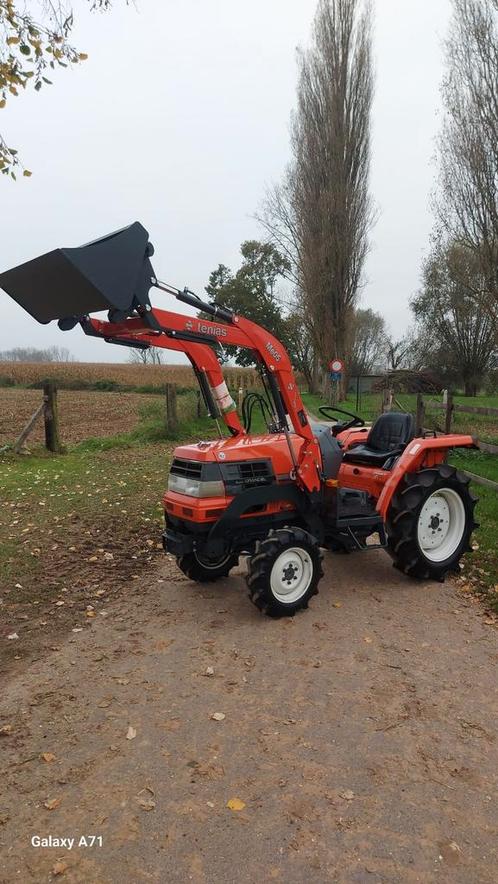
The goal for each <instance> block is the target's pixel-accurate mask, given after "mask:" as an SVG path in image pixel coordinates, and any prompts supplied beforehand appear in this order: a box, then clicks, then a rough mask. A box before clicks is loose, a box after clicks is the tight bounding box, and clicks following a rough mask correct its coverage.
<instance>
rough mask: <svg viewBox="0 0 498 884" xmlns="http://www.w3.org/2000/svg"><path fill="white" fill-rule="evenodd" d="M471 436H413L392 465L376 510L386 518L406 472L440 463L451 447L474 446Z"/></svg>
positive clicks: (413, 471) (414, 471)
mask: <svg viewBox="0 0 498 884" xmlns="http://www.w3.org/2000/svg"><path fill="white" fill-rule="evenodd" d="M476 447H477V446H476V444H475V441H474V439H473V437H472V436H464V435H458V434H452V435H448V436H437V437H435V438H430V439H422V438H415V439H413V441H412V442H410V443H409V444H408V445H407V446H406V448H405V450H404V452H403V454H402V455H401V457H400V458H399V459H398V461H397V462H396V464H395V465H394V467H393V469H392V471H391V473H390V474H389V478H388V480H387V482H386V483H385V485H384V487H383V489H382V491H381V493H380V496H379V499H378V501H377V511H378V512H379V513H380V515H381V516H382V518H383V519H384V521H385V519H386V516H387V512H388V509H389V505H390V503H391V500H392V497H393V495H394V494H395V492H396V489H397V488H398V485H399V484H400V482H401V481H402V479H403V477H404V476H405V475H406V474H408V473H416V472H417V470H419V469H421V468H422V467H429V466H434V465H435V464H438V463H442V462H443V461H444V460H445V458H446V455H447V453H448V451H449V450H450V449H451V448H476Z"/></svg>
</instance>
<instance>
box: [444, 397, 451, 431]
mask: <svg viewBox="0 0 498 884" xmlns="http://www.w3.org/2000/svg"><path fill="white" fill-rule="evenodd" d="M452 417H453V393H450V392H449V390H448V393H447V396H446V412H445V418H444V432H445V433H451V419H452Z"/></svg>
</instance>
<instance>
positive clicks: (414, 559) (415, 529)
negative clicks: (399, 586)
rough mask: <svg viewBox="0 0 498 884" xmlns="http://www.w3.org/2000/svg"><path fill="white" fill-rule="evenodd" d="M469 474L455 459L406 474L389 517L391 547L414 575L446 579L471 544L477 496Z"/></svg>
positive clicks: (398, 565) (398, 562)
mask: <svg viewBox="0 0 498 884" xmlns="http://www.w3.org/2000/svg"><path fill="white" fill-rule="evenodd" d="M468 486H469V479H468V478H467V477H466V476H465V475H463V473H459V472H458V471H457V470H456V469H455V467H452V466H450V465H449V464H441V465H439V466H437V467H433V468H430V469H426V470H420V471H419V472H418V473H411V474H409V475H407V476H405V478H404V480H403V485H402V487H401V488H400V490H399V491H397V492H396V494H395V495H394V497H393V500H392V503H391V507H390V510H389V513H388V518H387V533H388V550H389V553H390V555H391V556H392V558H393V559H394V565H395V567H396V568H398V569H399V570H400V571H403V572H404V573H405V574H408V575H410V577H422V578H428V577H432V578H435V579H437V580H444V578H445V575H446V574H447V573H448V572H449V571H457V570H458V563H459V561H460V558H461V557H462V555H463V554H464V553H465V552H467V551H468V550H470V549H471V547H470V537H471V534H472V531H473V530H474V528H476V527H477V523H476V522H475V521H474V507H475V505H476V502H477V498H476V497H474V496H473V495H472V494H471V493H470V491H469V487H468Z"/></svg>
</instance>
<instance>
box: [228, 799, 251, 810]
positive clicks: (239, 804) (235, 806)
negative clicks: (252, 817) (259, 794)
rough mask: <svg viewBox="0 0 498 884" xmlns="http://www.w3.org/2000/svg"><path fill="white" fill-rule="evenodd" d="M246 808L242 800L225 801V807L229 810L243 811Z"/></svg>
mask: <svg viewBox="0 0 498 884" xmlns="http://www.w3.org/2000/svg"><path fill="white" fill-rule="evenodd" d="M245 806H246V803H245V801H242V798H230V800H229V801H227V807H228V809H229V810H244V807H245Z"/></svg>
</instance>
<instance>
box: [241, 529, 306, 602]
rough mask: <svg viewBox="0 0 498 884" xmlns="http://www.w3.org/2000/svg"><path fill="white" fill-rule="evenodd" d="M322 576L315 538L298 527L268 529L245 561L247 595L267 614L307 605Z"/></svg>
mask: <svg viewBox="0 0 498 884" xmlns="http://www.w3.org/2000/svg"><path fill="white" fill-rule="evenodd" d="M321 577H323V571H322V553H321V550H320V547H319V546H318V542H317V541H316V539H315V538H314V537H312V535H311V534H308V532H307V531H303V530H302V528H280V529H278V530H276V531H270V533H269V535H268V537H267V538H266V539H265V540H262V541H260V542H259V543H258V544H257V546H256V552H255V554H254V555H253V556H252V558H251V559H250V560H249V562H248V572H247V585H248V588H249V597H250V599H251V601H252V602H253V604H255V605H256V607H257V608H259V609H260V611H263V613H264V614H268V615H269V616H270V617H285V616H287V617H291V616H293V615H294V614H295V612H296V611H298V610H299V609H300V608H307V607H308V602H309V600H310V598H311V596H313V595H316V593H317V592H318V581H319V580H320V578H321Z"/></svg>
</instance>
